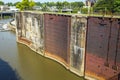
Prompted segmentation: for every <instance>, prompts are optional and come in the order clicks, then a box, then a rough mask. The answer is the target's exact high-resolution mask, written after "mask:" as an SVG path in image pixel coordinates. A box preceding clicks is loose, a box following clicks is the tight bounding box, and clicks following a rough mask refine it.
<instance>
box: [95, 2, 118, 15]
mask: <svg viewBox="0 0 120 80" xmlns="http://www.w3.org/2000/svg"><path fill="white" fill-rule="evenodd" d="M94 10H95V11H106V12H110V13H115V12H120V0H98V1H97V3H96V4H95V5H94Z"/></svg>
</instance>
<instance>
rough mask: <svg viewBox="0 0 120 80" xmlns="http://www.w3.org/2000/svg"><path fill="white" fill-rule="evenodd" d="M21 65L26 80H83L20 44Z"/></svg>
mask: <svg viewBox="0 0 120 80" xmlns="http://www.w3.org/2000/svg"><path fill="white" fill-rule="evenodd" d="M18 50H19V63H20V67H21V70H20V71H21V74H22V76H23V78H24V80H82V79H81V78H80V77H78V76H76V75H74V74H72V73H70V72H69V71H68V70H66V69H65V68H64V67H63V66H61V65H60V64H58V63H56V62H55V61H52V60H50V59H47V58H44V57H42V56H40V55H39V54H36V53H35V52H33V51H31V50H30V49H29V48H28V47H27V46H24V45H22V44H19V43H18Z"/></svg>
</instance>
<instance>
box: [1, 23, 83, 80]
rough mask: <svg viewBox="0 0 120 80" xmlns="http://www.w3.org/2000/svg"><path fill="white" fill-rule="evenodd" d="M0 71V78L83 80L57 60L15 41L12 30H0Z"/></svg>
mask: <svg viewBox="0 0 120 80" xmlns="http://www.w3.org/2000/svg"><path fill="white" fill-rule="evenodd" d="M3 22H4V21H3ZM3 63H4V64H5V65H1V64H3ZM6 66H7V67H6ZM0 72H1V73H0V80H83V79H81V78H80V77H78V76H76V75H75V74H72V73H70V72H69V71H68V70H66V69H65V68H64V67H63V66H61V65H60V64H58V63H57V62H55V61H53V60H50V59H48V58H45V57H42V56H41V55H39V54H37V53H35V52H33V51H32V50H30V49H29V48H28V47H27V46H25V45H22V44H19V43H17V42H16V36H15V33H14V32H0ZM4 74H7V75H8V74H9V76H8V77H6V76H7V75H6V76H3V75H4Z"/></svg>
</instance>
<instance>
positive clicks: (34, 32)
mask: <svg viewBox="0 0 120 80" xmlns="http://www.w3.org/2000/svg"><path fill="white" fill-rule="evenodd" d="M16 22H17V35H18V38H19V40H20V39H21V40H24V42H25V41H26V42H30V44H29V46H30V47H31V48H32V49H34V51H38V52H39V53H40V54H43V48H44V40H43V39H44V32H43V15H42V14H35V13H29V12H25V13H24V12H21V13H17V14H16ZM25 39H26V40H25Z"/></svg>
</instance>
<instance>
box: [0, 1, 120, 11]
mask: <svg viewBox="0 0 120 80" xmlns="http://www.w3.org/2000/svg"><path fill="white" fill-rule="evenodd" d="M4 4H5V5H8V6H16V7H17V8H19V9H20V10H32V9H33V6H39V7H41V10H42V11H49V8H50V7H56V8H57V9H58V10H59V11H60V10H61V9H63V8H68V9H72V10H73V11H76V12H77V11H82V13H87V11H88V8H84V7H83V6H85V4H84V3H83V2H81V1H78V2H68V1H63V2H60V1H58V2H44V3H41V2H34V1H33V0H22V1H21V2H16V3H12V2H9V3H4V2H2V1H0V5H4ZM91 9H92V12H102V13H120V0H97V1H96V3H94V5H93V6H92V7H91Z"/></svg>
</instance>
